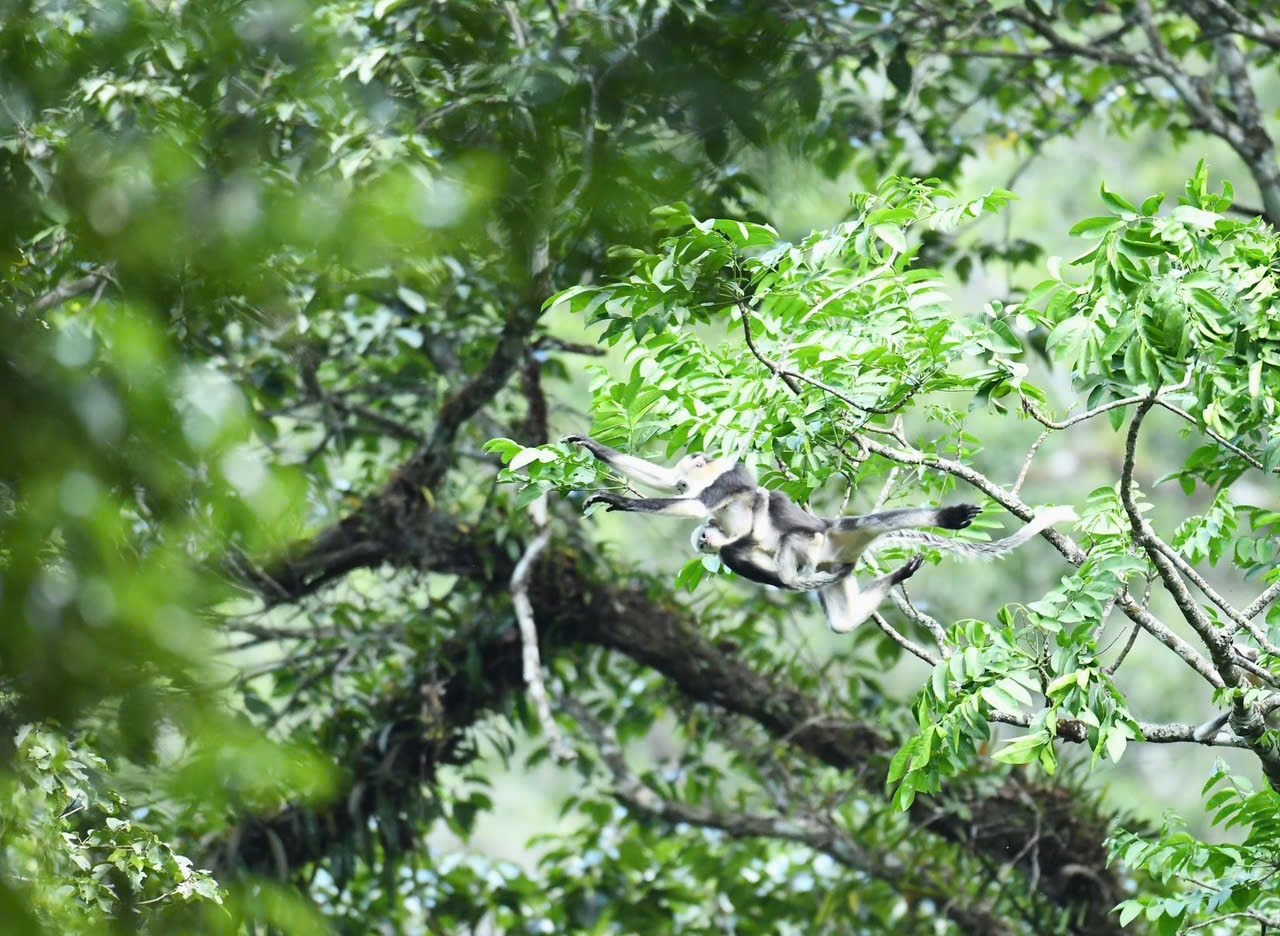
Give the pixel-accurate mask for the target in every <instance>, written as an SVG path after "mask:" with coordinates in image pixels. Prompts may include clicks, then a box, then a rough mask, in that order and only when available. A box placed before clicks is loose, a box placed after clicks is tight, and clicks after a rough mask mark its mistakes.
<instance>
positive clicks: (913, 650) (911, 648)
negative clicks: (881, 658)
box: [871, 611, 939, 666]
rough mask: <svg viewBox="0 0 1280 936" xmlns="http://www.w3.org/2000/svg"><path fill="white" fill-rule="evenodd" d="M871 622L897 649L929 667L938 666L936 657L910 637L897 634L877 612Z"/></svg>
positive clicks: (873, 613)
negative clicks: (899, 648)
mask: <svg viewBox="0 0 1280 936" xmlns="http://www.w3.org/2000/svg"><path fill="white" fill-rule="evenodd" d="M871 620H873V621H875V622H876V627H878V628H880V629H881V630H882V631H884V632H885V634H886V635H888V637H889V639H890V640H892V641H893V642H894V643H896V644H897V645H898V646H899V647H901V648H902V649H904V650H906V651H907V652H908V653H910V654H912V655H913V656H916V657H919V658H920V659H921V660H923V661H924V662H926V663H928V664H929V665H930V666H937V665H938V662H939V661H938V658H937V657H936V656H934V655H933V654H932V653H930V652H929V651H928V650H926V649H925V648H924V647H922V646H920V645H919V644H918V643H916V642H915V641H914V640H912V639H911V638H910V637H906V636H904V635H902V634H900V633H898V631H897V630H896V629H895V628H894V627H893V625H892V624H890V623H889V622H888V621H886V620H885V619H884V617H883V616H882V615H881V614H880V612H879V611H875V612H872V614H871Z"/></svg>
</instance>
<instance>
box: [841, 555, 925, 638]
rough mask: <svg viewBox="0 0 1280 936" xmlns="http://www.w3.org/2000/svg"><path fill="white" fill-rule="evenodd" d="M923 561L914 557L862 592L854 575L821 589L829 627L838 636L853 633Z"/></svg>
mask: <svg viewBox="0 0 1280 936" xmlns="http://www.w3.org/2000/svg"><path fill="white" fill-rule="evenodd" d="M923 562H924V557H923V556H912V557H911V558H910V559H908V560H907V561H906V562H905V563H904V564H903V566H902V568H900V569H895V570H894V571H893V572H889V573H887V574H885V575H881V576H880V577H879V578H876V579H872V581H871V584H870V585H868V586H867V588H866V590H864V591H859V589H858V580H857V578H856V577H855V576H852V575H850V576H846V577H845V579H844V580H843V581H841V582H837V583H836V584H835V585H832V586H831V587H830V588H824V589H822V590H820V591H819V592H818V600H819V601H820V602H822V610H823V611H825V612H826V614H827V626H828V627H830V628H831V629H832V630H833V631H835V632H836V633H837V634H847V633H849V631H851V630H853V629H854V628H855V627H857V626H858V625H859V624H861V623H862V622H863V621H865V620H866V619H867V618H869V617H871V615H872V613H873V612H874V611H875V610H876V608H878V607H880V602H882V601H884V599H885V597H886V596H887V595H888V594H889V589H890V588H892V587H893V586H894V585H897V584H898V583H899V582H905V581H906V580H907V579H909V578H911V576H913V575H915V574H916V570H917V569H919V568H920V565H921V564H922V563H923Z"/></svg>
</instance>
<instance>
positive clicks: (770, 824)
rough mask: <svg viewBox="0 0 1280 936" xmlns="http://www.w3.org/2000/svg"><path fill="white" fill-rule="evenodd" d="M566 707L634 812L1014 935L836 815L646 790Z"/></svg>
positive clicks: (969, 925)
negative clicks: (751, 845)
mask: <svg viewBox="0 0 1280 936" xmlns="http://www.w3.org/2000/svg"><path fill="white" fill-rule="evenodd" d="M564 708H565V710H566V711H568V712H569V714H571V715H572V716H573V717H574V718H575V719H576V720H577V721H578V723H579V725H581V727H582V729H583V730H584V731H585V732H586V734H587V736H588V737H589V738H590V739H591V740H592V742H593V743H594V745H595V747H596V750H597V753H598V754H599V755H600V759H601V760H602V761H603V762H604V764H605V766H606V767H607V768H608V770H609V773H610V775H611V776H612V778H613V791H612V792H613V795H614V797H615V798H616V799H617V800H618V801H619V802H620V803H622V804H623V805H624V806H626V807H627V808H628V809H629V810H632V811H634V812H639V813H645V814H648V815H651V816H656V817H657V818H659V819H661V820H663V821H664V822H667V823H670V824H672V825H679V824H682V823H683V824H686V825H691V826H697V827H698V828H703V829H718V830H719V831H721V832H724V833H725V834H726V835H728V836H729V837H731V838H735V839H745V838H770V839H777V840H779V841H784V842H794V843H796V844H798V845H804V846H805V847H807V848H810V849H812V850H813V851H815V852H819V853H821V854H824V855H827V856H829V857H830V858H832V859H833V860H834V861H836V862H837V863H838V864H840V865H843V866H844V867H846V868H849V869H851V870H854V871H858V872H860V873H862V874H864V875H866V876H867V877H870V878H873V879H876V880H879V881H883V882H885V883H886V884H889V885H890V886H891V887H892V888H893V889H894V890H895V891H896V892H898V893H906V894H910V895H912V896H913V897H916V898H917V899H919V898H923V899H927V900H930V901H932V902H933V903H934V904H935V905H936V906H937V907H938V910H939V912H940V913H941V915H942V916H944V917H946V918H947V919H949V920H951V921H952V922H953V923H955V924H956V925H957V926H958V927H960V928H961V929H962V930H963V931H965V932H970V933H975V934H977V933H983V934H986V933H992V934H997V936H998V934H1002V933H1012V932H1013V930H1011V929H1010V928H1009V927H1008V925H1007V924H1006V923H1005V921H1004V920H1003V919H1002V918H1000V917H997V916H995V915H993V914H992V913H991V912H990V911H988V910H986V909H984V908H981V907H974V906H970V905H969V904H967V903H965V902H963V892H962V890H961V888H959V887H957V886H956V885H955V884H953V883H951V882H944V883H939V882H936V881H934V880H932V876H931V874H930V872H929V871H928V870H927V869H925V868H920V867H916V868H912V869H908V868H905V867H903V864H902V862H901V860H898V859H896V856H894V855H892V854H887V855H886V854H873V853H869V852H868V851H867V850H866V849H865V848H863V847H862V846H860V845H859V844H858V843H857V842H856V841H855V840H854V839H853V838H852V837H851V836H850V835H849V834H848V833H847V832H845V831H843V830H842V829H840V828H839V827H838V826H837V825H836V824H835V823H834V822H833V821H832V820H831V818H830V817H822V818H818V817H817V816H812V815H793V816H786V815H768V814H761V813H745V812H728V811H721V810H714V809H708V808H706V807H703V806H693V805H690V804H688V803H682V802H679V801H677V800H671V799H667V798H665V797H663V796H661V795H659V794H658V793H657V792H656V791H654V790H653V789H651V788H650V787H648V786H646V785H645V783H644V781H642V780H641V779H640V778H639V777H637V776H636V775H635V774H634V773H633V772H632V771H631V769H630V768H629V767H628V766H627V760H626V757H625V755H624V754H623V751H622V746H621V745H620V744H619V743H618V739H617V738H616V737H615V736H614V734H613V732H612V731H610V730H609V729H608V728H606V727H605V726H604V725H602V724H601V723H600V722H599V721H597V720H596V718H595V716H593V715H592V714H591V712H590V711H589V710H588V709H587V708H586V706H584V705H583V704H582V703H580V702H578V701H577V700H576V699H573V698H566V699H565V700H564Z"/></svg>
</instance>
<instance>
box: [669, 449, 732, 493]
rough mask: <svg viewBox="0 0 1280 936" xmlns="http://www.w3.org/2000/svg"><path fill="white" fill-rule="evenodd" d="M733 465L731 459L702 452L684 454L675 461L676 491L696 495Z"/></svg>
mask: <svg viewBox="0 0 1280 936" xmlns="http://www.w3.org/2000/svg"><path fill="white" fill-rule="evenodd" d="M732 467H733V459H729V458H716V459H712V458H708V457H707V456H706V455H705V454H703V453H702V452H699V453H697V454H696V455H686V456H685V457H684V458H682V459H680V461H678V462H677V463H676V467H675V474H676V477H677V479H678V480H677V481H676V492H677V493H678V494H684V495H686V496H688V497H696V496H697V495H699V494H701V493H702V492H703V491H704V490H705V489H706V488H707V487H709V486H710V484H711V483H712V482H713V481H715V479H716V478H718V477H720V476H721V475H722V474H724V473H725V472H726V471H728V470H729V469H730V468H732Z"/></svg>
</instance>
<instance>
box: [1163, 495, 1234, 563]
mask: <svg viewBox="0 0 1280 936" xmlns="http://www.w3.org/2000/svg"><path fill="white" fill-rule="evenodd" d="M1235 532H1236V509H1235V505H1233V504H1232V503H1231V498H1230V496H1229V494H1228V492H1227V491H1225V490H1224V491H1219V492H1218V496H1217V497H1215V498H1214V500H1213V504H1212V505H1211V506H1210V507H1209V509H1208V510H1206V511H1205V512H1204V513H1203V514H1200V515H1199V516H1195V517H1188V518H1187V519H1186V520H1184V521H1183V522H1182V524H1181V525H1180V526H1179V527H1178V529H1177V532H1176V533H1174V536H1173V546H1174V548H1175V549H1177V550H1178V551H1179V552H1181V553H1182V554H1183V555H1184V556H1186V557H1187V559H1188V561H1190V562H1191V564H1192V565H1198V564H1199V563H1201V562H1203V561H1204V560H1206V559H1207V560H1209V564H1210V565H1215V566H1216V565H1217V564H1218V560H1220V559H1221V558H1222V556H1223V553H1224V551H1229V550H1230V547H1231V545H1232V543H1233V541H1234V536H1235ZM1228 554H1230V553H1229V552H1228Z"/></svg>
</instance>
